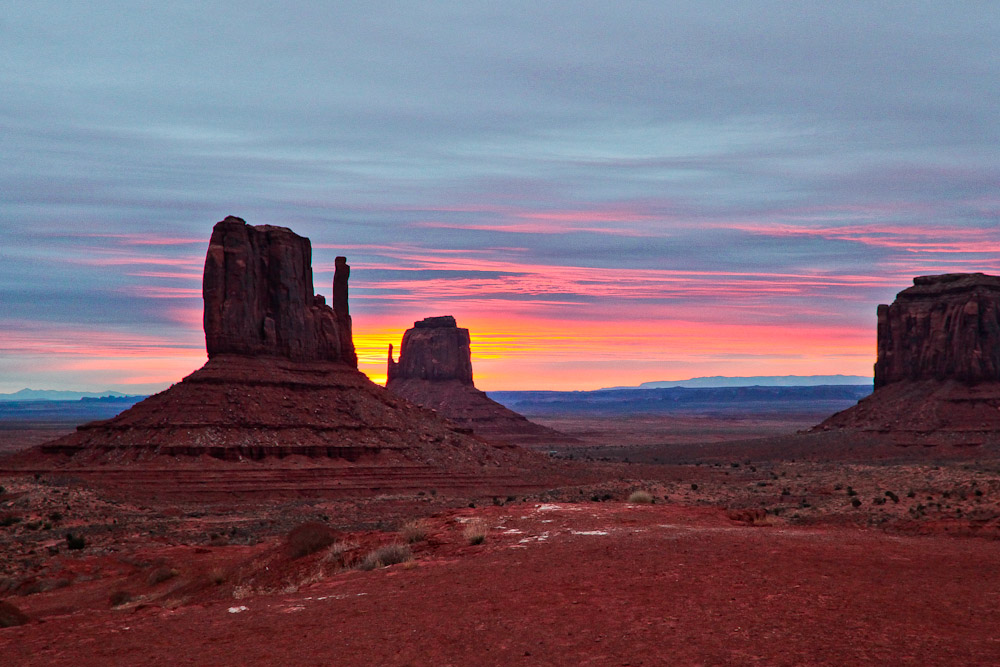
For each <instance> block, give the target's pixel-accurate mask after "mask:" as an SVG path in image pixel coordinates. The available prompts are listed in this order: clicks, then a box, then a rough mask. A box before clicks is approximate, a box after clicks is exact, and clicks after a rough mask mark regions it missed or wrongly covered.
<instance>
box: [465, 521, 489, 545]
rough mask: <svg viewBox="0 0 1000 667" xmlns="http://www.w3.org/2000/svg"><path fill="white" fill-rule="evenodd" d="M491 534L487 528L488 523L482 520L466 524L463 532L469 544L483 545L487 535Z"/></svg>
mask: <svg viewBox="0 0 1000 667" xmlns="http://www.w3.org/2000/svg"><path fill="white" fill-rule="evenodd" d="M489 532H490V529H489V527H487V525H486V522H485V521H483V520H482V519H476V520H474V521H470V522H469V523H467V524H465V528H464V529H463V530H462V537H464V538H465V541H466V542H468V543H469V544H482V543H483V542H485V541H486V535H488V534H489Z"/></svg>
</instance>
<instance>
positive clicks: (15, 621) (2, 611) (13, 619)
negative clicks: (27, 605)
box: [0, 600, 30, 628]
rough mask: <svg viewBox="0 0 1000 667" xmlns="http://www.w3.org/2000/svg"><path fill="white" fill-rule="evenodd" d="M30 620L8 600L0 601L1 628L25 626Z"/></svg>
mask: <svg viewBox="0 0 1000 667" xmlns="http://www.w3.org/2000/svg"><path fill="white" fill-rule="evenodd" d="M29 620H30V619H29V618H28V615H27V614H25V613H24V612H23V611H21V610H20V609H18V608H17V607H15V606H14V605H13V604H11V603H10V602H7V601H6V600H0V628H13V627H14V626H16V625H24V624H25V623H27V622H28V621H29Z"/></svg>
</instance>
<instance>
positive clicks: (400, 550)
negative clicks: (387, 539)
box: [358, 544, 413, 570]
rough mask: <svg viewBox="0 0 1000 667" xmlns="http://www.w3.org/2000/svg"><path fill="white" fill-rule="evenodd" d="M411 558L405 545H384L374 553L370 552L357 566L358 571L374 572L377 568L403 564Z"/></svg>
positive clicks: (411, 554) (408, 548) (411, 553)
mask: <svg viewBox="0 0 1000 667" xmlns="http://www.w3.org/2000/svg"><path fill="white" fill-rule="evenodd" d="M411 558H413V552H411V551H410V547H409V546H407V545H405V544H386V545H385V546H381V547H379V548H378V549H375V550H374V551H370V552H369V553H368V555H366V556H365V557H364V558H362V559H361V562H360V563H359V564H358V569H359V570H374V569H375V568H378V567H386V566H388V565H395V564H396V563H405V562H406V561H408V560H410V559H411Z"/></svg>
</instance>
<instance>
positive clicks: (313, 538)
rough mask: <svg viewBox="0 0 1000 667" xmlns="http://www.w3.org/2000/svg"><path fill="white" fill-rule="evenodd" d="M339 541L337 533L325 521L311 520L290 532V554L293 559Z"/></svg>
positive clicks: (288, 540) (288, 539) (288, 541)
mask: <svg viewBox="0 0 1000 667" xmlns="http://www.w3.org/2000/svg"><path fill="white" fill-rule="evenodd" d="M336 541H337V533H336V531H334V530H333V529H332V528H330V527H329V526H327V525H326V524H323V523H318V522H315V521H310V522H309V523H304V524H302V525H300V526H296V527H295V528H293V529H292V532H290V533H288V538H287V543H288V555H289V557H290V558H292V559H293V560H294V559H296V558H302V557H303V556H308V555H309V554H314V553H316V552H317V551H319V550H321V549H325V548H326V547H328V546H330V545H331V544H333V543H334V542H336Z"/></svg>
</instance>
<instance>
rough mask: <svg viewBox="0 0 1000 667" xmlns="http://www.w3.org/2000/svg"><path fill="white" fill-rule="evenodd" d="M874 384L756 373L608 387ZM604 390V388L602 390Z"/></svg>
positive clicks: (857, 378) (863, 379)
mask: <svg viewBox="0 0 1000 667" xmlns="http://www.w3.org/2000/svg"><path fill="white" fill-rule="evenodd" d="M862 384H872V378H871V376H864V375H756V376H752V377H726V376H722V375H715V376H712V377H700V378H691V379H689V380H663V381H660V382H643V383H642V384H640V385H638V386H633V387H607V389H608V390H613V389H666V388H669V387H688V388H696V387H697V388H707V387H816V386H822V385H862ZM602 391H603V390H602Z"/></svg>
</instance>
